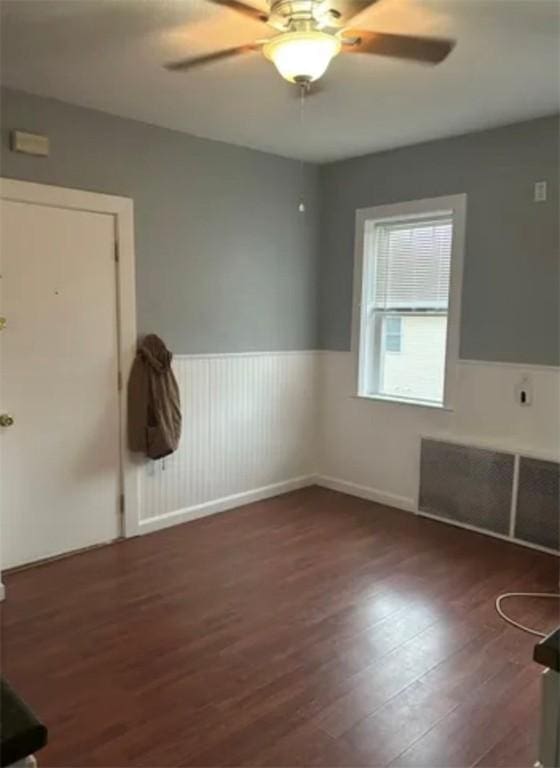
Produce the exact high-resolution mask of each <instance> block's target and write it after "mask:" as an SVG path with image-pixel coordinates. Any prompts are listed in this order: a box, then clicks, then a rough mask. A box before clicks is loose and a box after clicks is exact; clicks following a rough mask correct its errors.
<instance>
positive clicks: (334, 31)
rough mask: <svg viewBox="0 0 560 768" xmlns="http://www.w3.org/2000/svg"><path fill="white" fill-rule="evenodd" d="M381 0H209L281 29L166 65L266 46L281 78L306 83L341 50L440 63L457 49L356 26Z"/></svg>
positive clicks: (449, 43)
mask: <svg viewBox="0 0 560 768" xmlns="http://www.w3.org/2000/svg"><path fill="white" fill-rule="evenodd" d="M377 1H378V0H271V2H270V13H268V14H266V13H263V12H262V11H261V10H259V9H258V8H255V7H253V6H251V5H248V4H246V3H245V2H242V0H209V2H212V3H214V4H216V5H222V6H227V7H228V8H231V9H232V10H234V11H237V12H238V13H240V14H242V15H243V16H246V17H247V18H249V19H252V20H253V21H257V22H260V23H261V24H263V25H264V24H267V25H269V26H271V27H272V28H273V29H275V30H277V32H278V34H276V35H274V36H273V37H269V38H265V39H261V40H256V41H255V42H253V43H249V44H247V45H241V46H238V47H236V48H226V49H224V50H221V51H216V52H214V53H209V54H206V55H204V56H198V57H196V58H191V59H182V60H180V61H174V62H171V63H170V64H166V68H167V69H169V70H175V71H178V70H180V71H185V70H188V69H191V68H193V67H198V66H201V65H203V64H209V63H211V62H214V61H219V60H221V59H229V58H232V57H234V56H239V55H241V54H244V53H250V52H253V51H262V52H263V53H264V55H265V56H266V58H267V59H269V60H270V61H272V62H273V64H274V65H275V66H276V69H277V70H278V72H279V73H280V75H282V77H283V78H285V79H286V80H288V81H289V82H291V83H297V84H298V85H300V86H302V88H309V86H310V84H311V83H312V82H314V81H315V80H318V79H319V78H320V77H321V76H322V75H323V74H324V73H325V72H326V70H327V68H328V66H329V64H330V62H331V60H332V59H333V58H334V57H335V56H337V55H338V54H339V53H341V52H342V53H367V54H375V55H378V56H391V57H393V58H397V59H408V60H410V61H417V62H421V63H424V64H439V62H441V61H443V60H444V59H445V58H446V57H447V56H448V55H449V54H450V53H451V51H452V50H453V47H454V45H455V41H454V40H447V39H442V38H433V37H417V36H411V35H397V34H387V33H385V32H372V31H370V30H367V29H354V28H352V27H349V26H348V24H349V22H351V20H352V18H353V17H354V16H356V15H357V14H358V13H361V12H362V11H363V10H365V9H366V8H368V7H369V6H372V5H374V4H375V3H376V2H377Z"/></svg>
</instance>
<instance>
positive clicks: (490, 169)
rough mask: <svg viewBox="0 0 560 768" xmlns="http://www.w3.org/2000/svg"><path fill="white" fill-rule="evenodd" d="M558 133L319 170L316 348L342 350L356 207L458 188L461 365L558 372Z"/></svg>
mask: <svg viewBox="0 0 560 768" xmlns="http://www.w3.org/2000/svg"><path fill="white" fill-rule="evenodd" d="M558 136H559V120H558V117H550V118H543V119H539V120H532V121H530V122H525V123H517V124H515V125H511V126H507V127H505V128H499V129H496V130H490V131H484V132H481V133H473V134H468V135H465V136H459V137H457V138H451V139H445V140H443V141H434V142H430V143H427V144H419V145H416V146H412V147H406V148H404V149H398V150H393V151H390V152H383V153H379V154H375V155H368V156H365V157H360V158H354V159H351V160H345V161H340V162H336V163H332V164H328V165H324V166H322V168H321V175H320V181H321V190H322V214H321V215H322V218H321V222H322V226H321V243H320V251H321V263H320V299H319V312H320V320H319V326H320V345H321V346H322V347H323V348H326V349H342V350H344V349H349V348H350V332H351V309H352V272H353V259H354V251H353V249H354V216H355V212H356V209H357V208H365V207H368V206H373V205H381V204H384V203H393V202H402V201H405V200H414V199H418V198H423V197H436V196H438V195H448V194H455V193H460V192H466V193H467V194H468V209H467V242H466V253H465V264H464V277H463V318H462V326H461V357H463V358H466V359H474V360H490V361H503V362H521V363H534V364H543V365H558V364H560V338H559V327H560V323H559V304H560V284H559V280H560V269H559V243H558V166H559V149H558ZM542 179H546V180H547V181H548V202H546V203H538V204H535V203H534V202H533V183H534V182H535V181H539V180H542Z"/></svg>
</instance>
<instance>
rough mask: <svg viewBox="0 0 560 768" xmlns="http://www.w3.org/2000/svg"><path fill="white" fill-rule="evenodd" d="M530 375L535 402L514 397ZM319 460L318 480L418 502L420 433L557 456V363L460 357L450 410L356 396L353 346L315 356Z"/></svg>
mask: <svg viewBox="0 0 560 768" xmlns="http://www.w3.org/2000/svg"><path fill="white" fill-rule="evenodd" d="M526 376H527V377H529V380H530V383H531V387H532V395H533V396H532V404H531V405H530V406H527V407H521V406H520V405H518V404H517V402H516V387H517V386H518V385H519V383H520V381H521V380H522V379H523V378H525V377H526ZM319 381H320V384H321V386H320V388H319V396H320V400H321V405H320V413H319V426H318V430H319V437H318V441H317V445H318V456H317V463H318V468H319V473H320V475H321V476H322V478H323V479H322V480H321V482H322V483H328V484H329V487H338V488H340V489H342V488H347V492H348V493H352V492H353V490H352V489H356V492H357V494H358V495H362V496H365V497H366V498H375V499H377V500H379V501H380V502H381V503H390V504H393V505H394V506H399V507H402V508H404V509H417V496H418V489H419V484H420V477H419V475H420V439H421V437H422V436H424V437H433V438H436V439H440V440H446V441H448V442H459V443H462V444H464V445H471V446H478V447H481V448H485V447H488V448H490V449H491V450H501V451H506V452H508V451H509V452H511V453H519V454H523V455H525V456H534V457H538V458H541V459H549V460H551V461H558V459H559V455H558V419H559V416H560V369H558V368H553V367H550V368H544V367H536V366H513V365H511V366H510V365H502V364H498V363H475V362H467V361H460V362H459V364H458V371H457V385H456V391H455V393H454V403H455V408H454V410H443V409H442V410H440V409H437V408H422V407H418V406H415V405H405V404H400V403H391V402H380V401H375V400H365V399H361V398H357V397H355V396H354V395H355V393H356V370H355V359H354V356H353V355H352V354H351V353H350V352H325V353H323V354H321V355H320V357H319Z"/></svg>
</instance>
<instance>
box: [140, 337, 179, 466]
mask: <svg viewBox="0 0 560 768" xmlns="http://www.w3.org/2000/svg"><path fill="white" fill-rule="evenodd" d="M172 359H173V355H172V354H171V352H170V351H169V350H168V349H167V347H166V346H165V344H164V343H163V341H162V340H161V339H160V338H159V336H156V335H155V334H150V335H149V336H146V337H145V338H144V340H143V341H142V344H141V345H140V347H139V348H138V352H137V354H136V359H135V360H134V363H133V365H132V370H131V372H130V379H129V380H128V445H129V448H130V450H131V451H141V452H142V453H145V454H146V456H148V457H149V458H150V459H162V458H163V457H164V456H168V455H169V454H170V453H173V451H176V450H177V447H178V445H179V439H180V437H181V403H180V399H179V387H178V386H177V381H176V379H175V376H174V374H173V371H172V370H171V360H172Z"/></svg>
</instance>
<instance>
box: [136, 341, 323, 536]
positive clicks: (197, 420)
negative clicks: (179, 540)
mask: <svg viewBox="0 0 560 768" xmlns="http://www.w3.org/2000/svg"><path fill="white" fill-rule="evenodd" d="M174 369H175V374H176V376H177V380H178V383H179V388H180V391H181V403H182V411H183V437H182V440H181V445H180V447H179V450H178V451H177V452H176V453H175V454H173V455H172V456H170V457H169V458H167V459H164V460H162V461H157V462H146V463H145V464H144V465H143V466H142V467H141V468H140V492H141V516H140V528H141V530H142V529H144V530H153V529H154V528H157V527H160V525H159V521H161V525H162V526H163V525H169V524H170V522H180V520H181V519H189V518H190V517H191V516H199V514H208V513H209V512H212V511H217V509H218V508H222V509H223V508H227V506H228V504H227V501H228V499H229V498H230V497H234V498H233V499H232V504H231V506H235V503H236V504H242V503H243V499H244V496H245V495H247V500H250V499H252V498H257V497H258V496H259V494H260V495H261V496H263V495H267V494H266V491H267V488H268V487H269V486H273V488H272V489H271V492H270V493H269V494H268V495H273V494H274V492H281V490H282V488H283V486H284V485H286V488H287V487H290V484H293V483H294V482H295V483H296V484H298V483H299V482H301V481H302V480H303V478H305V477H306V476H308V475H311V474H312V473H313V472H314V469H315V467H314V454H315V425H316V414H315V408H316V397H315V375H316V355H315V353H313V352H285V353H284V352H280V353H255V354H240V355H223V356H219V355H217V356H216V355H211V356H200V357H199V356H177V357H175V359H174ZM234 502H235V503H234ZM191 512H192V513H193V514H192V515H191V514H190V513H191ZM170 516H171V518H172V519H171V520H170ZM176 517H177V518H178V519H176Z"/></svg>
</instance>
